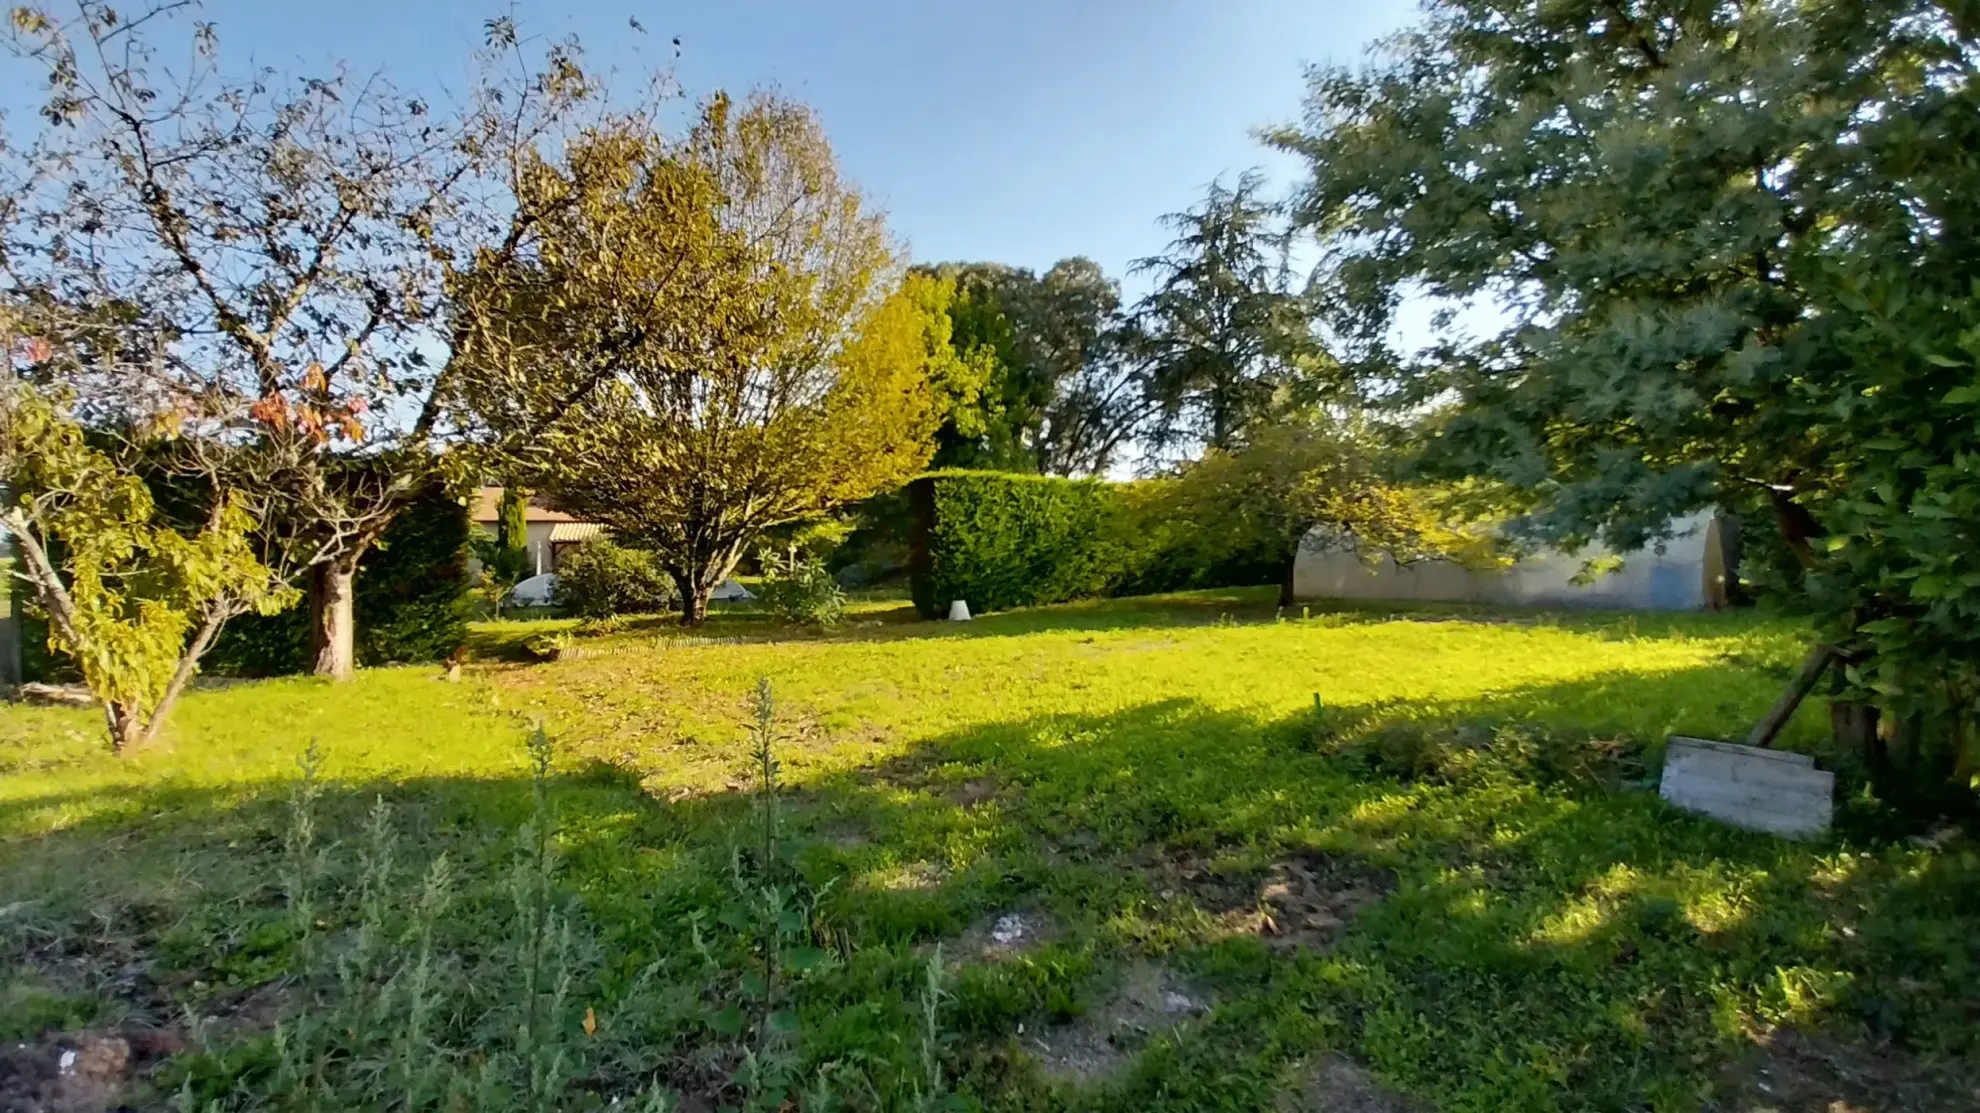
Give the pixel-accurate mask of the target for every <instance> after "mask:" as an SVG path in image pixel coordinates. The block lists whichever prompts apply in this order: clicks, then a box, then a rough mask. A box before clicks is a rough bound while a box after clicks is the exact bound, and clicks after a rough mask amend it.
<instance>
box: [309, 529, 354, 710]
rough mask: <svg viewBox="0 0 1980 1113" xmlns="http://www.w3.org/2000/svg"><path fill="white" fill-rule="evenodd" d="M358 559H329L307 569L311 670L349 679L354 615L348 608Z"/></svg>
mask: <svg viewBox="0 0 1980 1113" xmlns="http://www.w3.org/2000/svg"><path fill="white" fill-rule="evenodd" d="M356 581H357V560H356V558H355V556H353V557H351V558H349V559H348V560H335V561H328V562H325V563H323V564H319V565H316V566H315V567H313V568H311V569H310V570H309V611H310V627H309V652H310V658H311V662H312V663H311V665H310V671H311V672H313V673H315V674H316V675H317V676H325V677H329V678H330V679H331V680H339V681H342V680H349V679H350V678H351V675H352V673H353V671H354V670H355V669H356V667H357V616H356V615H355V614H354V613H353V611H352V609H351V601H352V593H353V588H354V585H355V583H356Z"/></svg>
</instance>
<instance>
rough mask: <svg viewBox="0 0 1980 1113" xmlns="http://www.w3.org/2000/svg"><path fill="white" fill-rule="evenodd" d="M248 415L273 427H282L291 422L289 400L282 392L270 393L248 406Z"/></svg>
mask: <svg viewBox="0 0 1980 1113" xmlns="http://www.w3.org/2000/svg"><path fill="white" fill-rule="evenodd" d="M248 416H249V417H252V418H254V419H255V420H256V421H259V422H261V423H262V424H263V425H266V426H268V427H269V428H271V429H280V428H282V427H283V426H285V425H287V424H288V423H289V402H288V399H286V398H283V397H282V396H281V395H280V394H269V395H267V396H266V397H264V398H262V399H261V400H260V401H259V402H256V403H255V404H254V405H252V406H249V407H248Z"/></svg>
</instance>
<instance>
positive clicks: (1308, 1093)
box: [1278, 1055, 1420, 1113]
mask: <svg viewBox="0 0 1980 1113" xmlns="http://www.w3.org/2000/svg"><path fill="white" fill-rule="evenodd" d="M1300 1073H1301V1074H1302V1075H1303V1078H1302V1080H1301V1082H1300V1085H1299V1087H1298V1088H1297V1089H1294V1090H1288V1091H1286V1092H1284V1093H1282V1094H1280V1095H1279V1101H1278V1110H1279V1113H1416V1110H1417V1109H1419V1108H1420V1107H1419V1106H1417V1105H1416V1104H1415V1103H1414V1102H1409V1101H1405V1100H1403V1098H1402V1097H1400V1096H1398V1095H1396V1094H1393V1093H1390V1092H1389V1091H1388V1090H1386V1089H1384V1088H1383V1087H1382V1085H1381V1084H1380V1083H1378V1082H1376V1081H1375V1079H1374V1078H1373V1077H1371V1076H1370V1075H1369V1073H1368V1071H1367V1070H1366V1069H1364V1068H1362V1067H1361V1066H1360V1065H1359V1064H1356V1063H1354V1062H1352V1061H1351V1060H1349V1059H1346V1058H1344V1057H1342V1056H1339V1055H1328V1056H1325V1057H1324V1058H1322V1059H1321V1060H1320V1061H1319V1063H1317V1064H1316V1065H1314V1066H1313V1067H1312V1068H1311V1069H1309V1070H1303V1071H1301V1072H1300Z"/></svg>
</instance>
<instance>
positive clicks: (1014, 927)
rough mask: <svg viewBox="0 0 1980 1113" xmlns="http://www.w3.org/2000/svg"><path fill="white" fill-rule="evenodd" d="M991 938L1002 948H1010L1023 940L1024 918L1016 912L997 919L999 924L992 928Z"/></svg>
mask: <svg viewBox="0 0 1980 1113" xmlns="http://www.w3.org/2000/svg"><path fill="white" fill-rule="evenodd" d="M990 938H991V939H993V940H995V941H996V942H997V945H998V946H1000V947H1008V946H1010V945H1011V944H1013V943H1015V942H1017V941H1018V940H1020V939H1023V938H1024V917H1023V916H1020V915H1018V914H1017V913H1015V912H1008V913H1005V914H1004V915H1002V916H999V917H997V922H996V923H995V924H993V925H991V927H990Z"/></svg>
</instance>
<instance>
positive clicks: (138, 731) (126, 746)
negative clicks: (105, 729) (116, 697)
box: [103, 703, 146, 756]
mask: <svg viewBox="0 0 1980 1113" xmlns="http://www.w3.org/2000/svg"><path fill="white" fill-rule="evenodd" d="M103 718H104V721H105V722H107V723H109V725H110V752H111V753H113V754H116V755H118V756H122V755H124V754H127V753H129V752H130V751H131V750H133V749H135V748H136V747H137V745H138V744H139V743H140V742H143V741H144V739H145V734H146V732H145V729H144V722H143V720H141V719H139V718H138V717H137V713H136V712H135V711H134V710H133V709H132V708H131V706H130V705H129V704H125V703H106V704H104V705H103Z"/></svg>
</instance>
